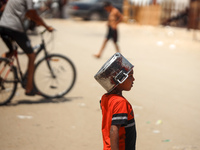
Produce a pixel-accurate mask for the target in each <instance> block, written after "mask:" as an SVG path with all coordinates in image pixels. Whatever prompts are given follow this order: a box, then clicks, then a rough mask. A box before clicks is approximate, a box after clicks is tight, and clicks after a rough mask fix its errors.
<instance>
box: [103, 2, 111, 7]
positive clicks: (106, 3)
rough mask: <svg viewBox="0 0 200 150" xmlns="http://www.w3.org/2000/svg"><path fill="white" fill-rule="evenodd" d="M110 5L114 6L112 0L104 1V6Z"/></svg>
mask: <svg viewBox="0 0 200 150" xmlns="http://www.w3.org/2000/svg"><path fill="white" fill-rule="evenodd" d="M108 6H112V4H111V2H109V1H104V2H103V7H108Z"/></svg>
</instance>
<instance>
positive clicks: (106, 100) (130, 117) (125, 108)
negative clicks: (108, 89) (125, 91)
mask: <svg viewBox="0 0 200 150" xmlns="http://www.w3.org/2000/svg"><path fill="white" fill-rule="evenodd" d="M101 109H102V115H103V117H102V135H103V150H111V146H110V127H111V125H121V127H120V129H119V150H135V143H136V128H135V119H134V113H133V109H132V106H131V104H130V103H129V102H128V101H127V100H126V99H125V98H124V97H122V96H119V95H116V94H109V95H108V94H105V95H103V96H102V99H101Z"/></svg>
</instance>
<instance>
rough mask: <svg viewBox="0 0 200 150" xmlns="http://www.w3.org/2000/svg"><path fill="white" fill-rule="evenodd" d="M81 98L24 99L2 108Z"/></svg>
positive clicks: (55, 102) (64, 101)
mask: <svg viewBox="0 0 200 150" xmlns="http://www.w3.org/2000/svg"><path fill="white" fill-rule="evenodd" d="M82 98H83V97H61V98H56V99H47V98H40V99H38V100H34V101H33V100H27V99H24V100H17V101H15V102H11V103H9V104H7V105H4V106H17V105H23V104H27V105H34V104H48V103H54V104H58V103H66V102H71V101H72V100H76V99H82Z"/></svg>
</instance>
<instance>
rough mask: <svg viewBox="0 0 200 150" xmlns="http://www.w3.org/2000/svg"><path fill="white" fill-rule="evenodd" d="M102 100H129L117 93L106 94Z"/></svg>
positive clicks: (112, 101) (113, 101)
mask: <svg viewBox="0 0 200 150" xmlns="http://www.w3.org/2000/svg"><path fill="white" fill-rule="evenodd" d="M102 100H106V101H109V102H110V103H117V102H122V101H127V100H126V99H125V98H124V97H123V96H120V95H117V94H104V95H103V96H102Z"/></svg>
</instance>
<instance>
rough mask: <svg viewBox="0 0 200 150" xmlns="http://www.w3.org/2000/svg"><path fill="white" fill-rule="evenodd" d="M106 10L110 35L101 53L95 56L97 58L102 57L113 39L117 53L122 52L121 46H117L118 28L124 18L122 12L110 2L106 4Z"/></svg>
mask: <svg viewBox="0 0 200 150" xmlns="http://www.w3.org/2000/svg"><path fill="white" fill-rule="evenodd" d="M104 9H105V10H106V11H107V12H108V13H109V16H108V24H107V25H108V33H107V36H106V38H105V40H104V42H103V45H102V47H101V49H100V51H99V53H98V54H95V55H94V56H95V57H96V58H100V57H101V55H102V53H103V51H104V49H105V46H106V44H107V42H108V40H109V39H113V42H114V45H115V49H116V51H117V52H120V50H119V46H118V44H117V40H118V33H117V26H118V24H119V23H120V22H121V21H122V20H123V16H122V14H121V13H120V11H119V10H118V9H117V8H115V7H114V6H113V5H112V4H111V3H110V2H104Z"/></svg>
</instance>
